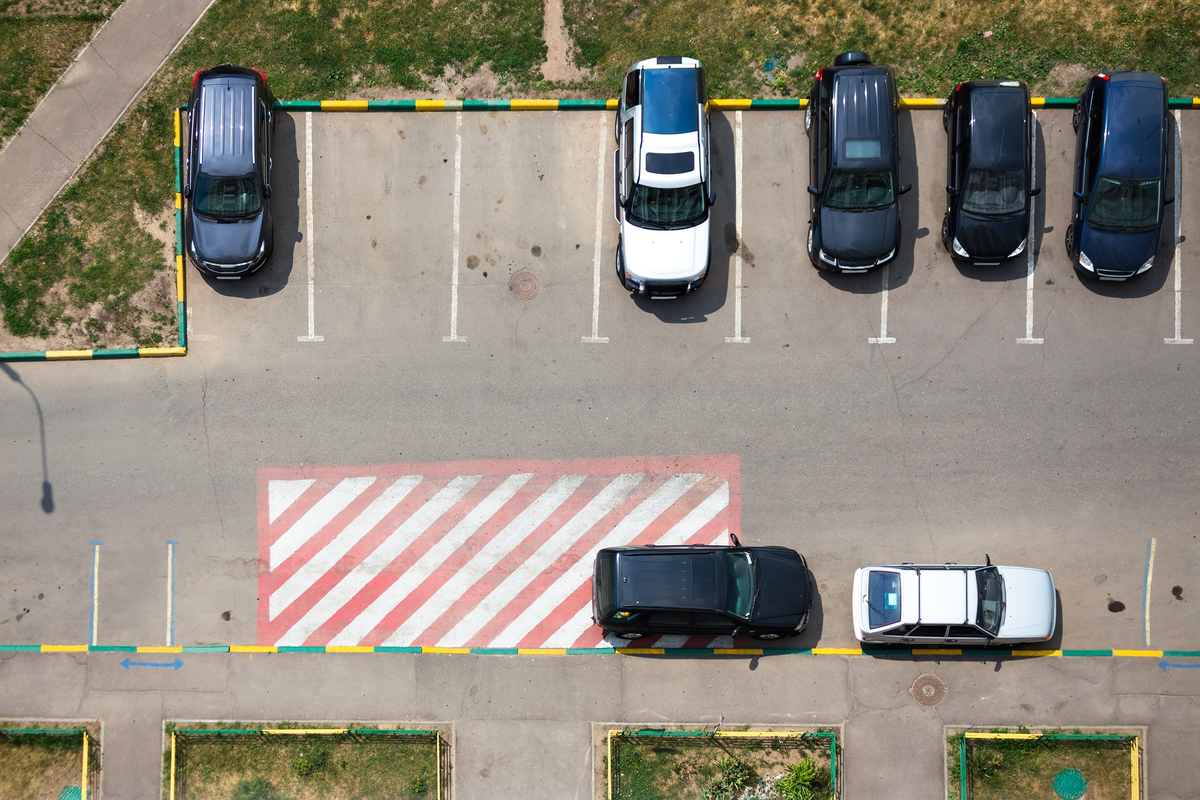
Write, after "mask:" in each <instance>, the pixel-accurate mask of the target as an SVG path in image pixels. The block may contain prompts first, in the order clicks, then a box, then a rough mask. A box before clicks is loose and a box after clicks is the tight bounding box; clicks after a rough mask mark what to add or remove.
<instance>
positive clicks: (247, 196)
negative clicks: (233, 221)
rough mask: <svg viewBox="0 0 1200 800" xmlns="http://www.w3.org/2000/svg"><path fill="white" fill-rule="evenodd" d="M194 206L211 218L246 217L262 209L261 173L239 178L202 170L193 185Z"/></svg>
mask: <svg viewBox="0 0 1200 800" xmlns="http://www.w3.org/2000/svg"><path fill="white" fill-rule="evenodd" d="M192 206H193V207H194V208H195V209H196V210H197V211H199V212H200V213H201V214H207V215H208V216H210V217H247V216H250V215H251V214H257V213H258V212H259V211H260V210H261V209H262V197H261V194H260V192H259V190H258V175H257V174H255V173H251V174H249V175H239V176H236V177H227V176H219V177H217V176H212V175H205V174H204V173H201V174H200V175H199V176H197V177H196V185H195V186H193V187H192Z"/></svg>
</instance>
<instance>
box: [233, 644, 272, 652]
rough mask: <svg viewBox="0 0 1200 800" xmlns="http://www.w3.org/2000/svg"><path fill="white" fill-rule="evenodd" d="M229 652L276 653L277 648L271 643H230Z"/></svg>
mask: <svg viewBox="0 0 1200 800" xmlns="http://www.w3.org/2000/svg"><path fill="white" fill-rule="evenodd" d="M229 652H231V653H278V652H279V648H278V647H276V646H275V645H273V644H231V645H229Z"/></svg>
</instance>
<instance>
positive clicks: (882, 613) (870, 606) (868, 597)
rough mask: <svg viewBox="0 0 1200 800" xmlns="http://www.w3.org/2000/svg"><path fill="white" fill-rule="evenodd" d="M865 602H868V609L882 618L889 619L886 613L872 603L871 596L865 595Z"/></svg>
mask: <svg viewBox="0 0 1200 800" xmlns="http://www.w3.org/2000/svg"><path fill="white" fill-rule="evenodd" d="M863 600H866V601H867V607H868V608H870V609H871V610H872V611H874V612H875V613H876V614H878V615H879V616H881V617H887V614H885V613H884V612H883V611H881V610H880V609H878V608H876V607H875V604H874V603H872V602H871V596H870V595H867V594H864V595H863Z"/></svg>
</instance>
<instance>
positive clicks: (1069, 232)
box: [1063, 223, 1075, 261]
mask: <svg viewBox="0 0 1200 800" xmlns="http://www.w3.org/2000/svg"><path fill="white" fill-rule="evenodd" d="M1073 233H1075V224H1074V223H1072V224H1070V225H1068V226H1067V233H1066V236H1064V237H1063V238H1064V240H1065V242H1066V245H1067V256H1068V257H1069V258H1070V259H1071V260H1072V261H1073V260H1074V259H1075V256H1074V255H1072V254H1071V238H1072V236H1071V235H1072V234H1073Z"/></svg>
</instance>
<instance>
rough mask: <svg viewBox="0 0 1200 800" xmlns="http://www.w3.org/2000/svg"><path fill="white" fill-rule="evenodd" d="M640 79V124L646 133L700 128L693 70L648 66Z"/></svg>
mask: <svg viewBox="0 0 1200 800" xmlns="http://www.w3.org/2000/svg"><path fill="white" fill-rule="evenodd" d="M642 82H643V92H644V95H643V97H642V114H643V115H644V116H643V117H642V127H643V129H644V130H645V132H646V133H662V134H673V133H690V132H692V131H696V130H699V129H700V119H699V114H698V111H697V109H698V107H699V104H700V98H699V96H698V94H697V91H696V89H697V86H696V70H694V69H648V70H646V73H645V76H644V77H643V78H642Z"/></svg>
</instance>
